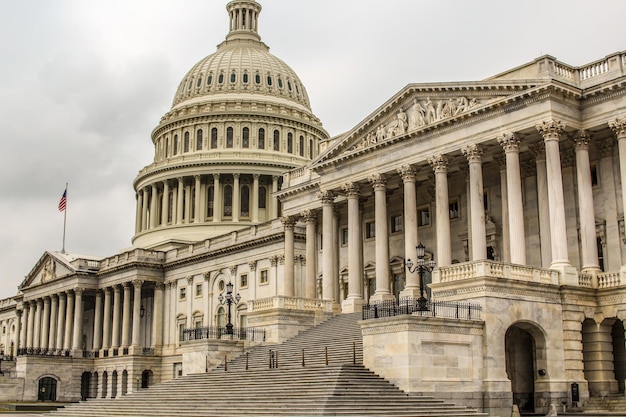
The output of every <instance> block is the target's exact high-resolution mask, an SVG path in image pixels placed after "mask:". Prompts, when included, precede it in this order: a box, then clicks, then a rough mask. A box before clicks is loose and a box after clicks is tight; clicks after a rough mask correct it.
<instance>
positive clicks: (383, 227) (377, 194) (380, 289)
mask: <svg viewBox="0 0 626 417" xmlns="http://www.w3.org/2000/svg"><path fill="white" fill-rule="evenodd" d="M368 180H369V181H370V183H371V184H372V186H373V188H374V200H375V203H374V204H375V209H374V210H375V213H374V219H375V223H376V224H375V227H376V238H375V239H376V258H375V259H376V292H375V293H374V295H373V296H372V297H371V300H372V301H374V302H376V301H384V300H390V299H392V298H393V295H392V294H391V289H390V287H391V285H390V284H391V283H390V279H389V278H390V277H389V228H388V225H387V179H386V178H385V177H384V176H383V175H382V174H374V175H372V176H370V177H369V178H368Z"/></svg>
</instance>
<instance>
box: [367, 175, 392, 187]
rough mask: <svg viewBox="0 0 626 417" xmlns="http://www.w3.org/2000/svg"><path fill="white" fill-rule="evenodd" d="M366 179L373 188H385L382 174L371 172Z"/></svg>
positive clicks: (384, 179)
mask: <svg viewBox="0 0 626 417" xmlns="http://www.w3.org/2000/svg"><path fill="white" fill-rule="evenodd" d="M367 179H368V181H369V182H370V183H371V184H372V186H373V187H374V190H385V189H386V187H387V179H386V178H385V176H384V175H383V174H373V175H370V176H369V177H368V178H367Z"/></svg>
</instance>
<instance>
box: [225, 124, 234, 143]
mask: <svg viewBox="0 0 626 417" xmlns="http://www.w3.org/2000/svg"><path fill="white" fill-rule="evenodd" d="M226 147H227V148H232V147H233V128H232V127H229V128H228V129H226Z"/></svg>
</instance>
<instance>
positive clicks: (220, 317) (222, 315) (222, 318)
mask: <svg viewBox="0 0 626 417" xmlns="http://www.w3.org/2000/svg"><path fill="white" fill-rule="evenodd" d="M215 321H216V322H217V323H216V324H217V327H225V326H226V310H224V307H222V306H220V307H219V308H218V309H217V315H216V317H215Z"/></svg>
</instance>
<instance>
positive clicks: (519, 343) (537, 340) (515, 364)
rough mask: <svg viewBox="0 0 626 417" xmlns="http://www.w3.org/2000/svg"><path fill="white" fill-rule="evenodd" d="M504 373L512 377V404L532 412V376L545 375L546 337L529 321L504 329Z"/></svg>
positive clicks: (533, 386) (534, 410)
mask: <svg viewBox="0 0 626 417" xmlns="http://www.w3.org/2000/svg"><path fill="white" fill-rule="evenodd" d="M505 349H506V373H507V376H508V377H509V379H510V380H511V389H512V391H513V404H516V405H517V406H518V407H519V410H520V411H521V412H526V413H534V412H536V411H541V410H536V408H537V407H541V405H540V404H536V401H535V398H536V396H537V392H535V380H536V378H537V376H539V377H545V376H546V373H547V371H546V359H545V356H546V355H545V338H544V336H543V333H542V332H541V331H540V329H539V328H537V327H536V326H535V325H534V324H532V323H526V322H519V323H515V324H514V325H512V326H511V327H509V328H508V330H507V331H506V336H505Z"/></svg>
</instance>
